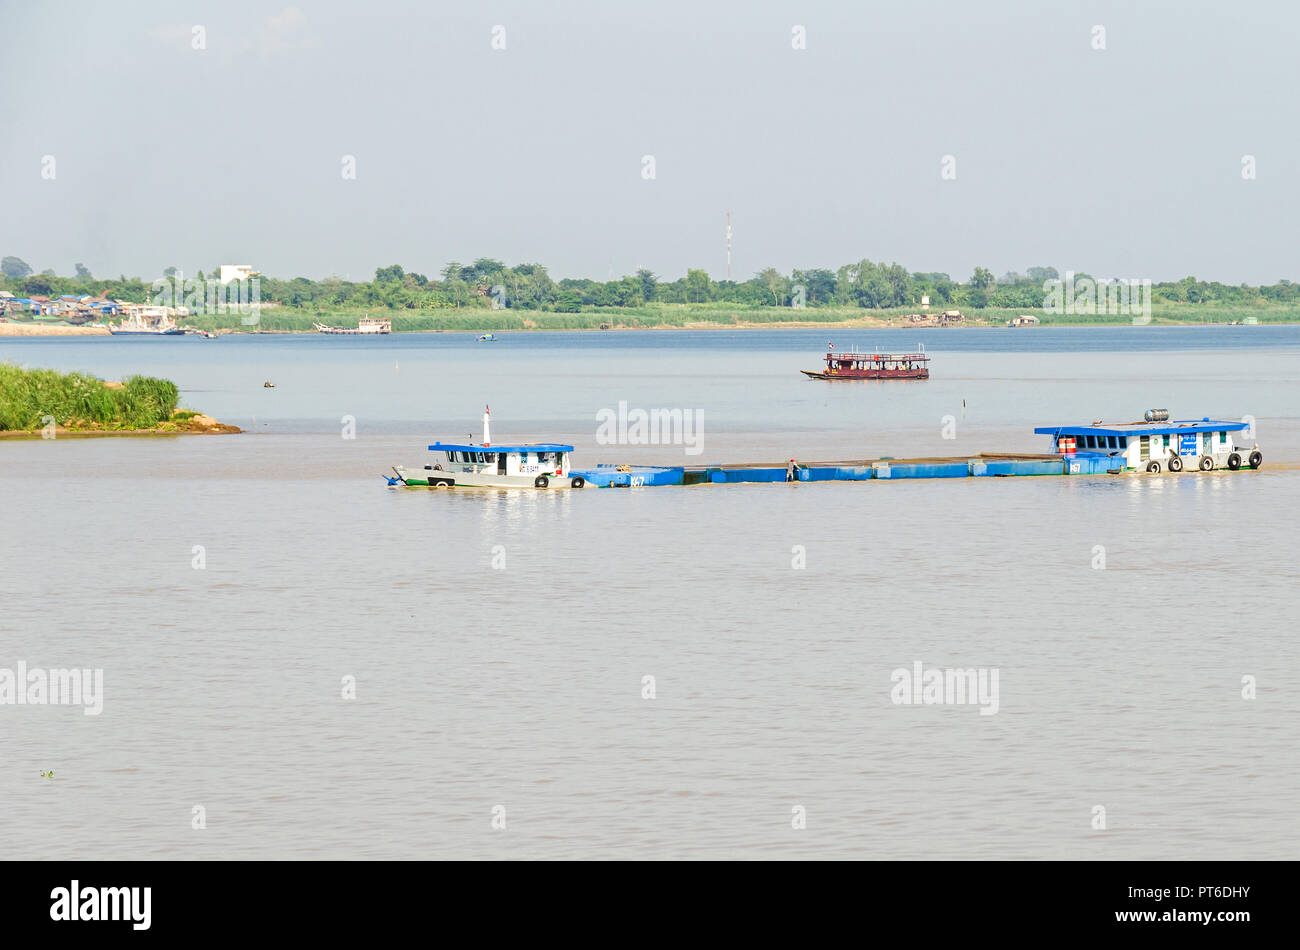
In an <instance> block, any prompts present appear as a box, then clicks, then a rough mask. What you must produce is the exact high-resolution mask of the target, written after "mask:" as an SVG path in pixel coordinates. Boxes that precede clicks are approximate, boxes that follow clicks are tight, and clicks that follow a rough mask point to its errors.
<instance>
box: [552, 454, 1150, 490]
mask: <svg viewBox="0 0 1300 950" xmlns="http://www.w3.org/2000/svg"><path fill="white" fill-rule="evenodd" d="M1124 471H1125V468H1124V466H1123V464H1122V462H1121V463H1117V461H1116V460H1115V459H1114V458H1109V457H1106V456H1083V455H1081V456H1065V455H1037V454H1025V453H1006V452H998V453H985V452H982V453H980V454H978V455H969V456H955V457H926V458H907V459H894V458H876V459H839V460H834V461H799V460H796V461H795V462H794V466H793V470H792V469H791V466H790V463H789V462H775V463H774V462H736V463H730V464H721V465H684V466H677V467H671V466H670V467H658V466H637V467H633V466H628V465H620V466H614V465H600V466H597V467H596V468H594V469H587V470H583V471H581V472H574V474H575V475H581V476H582V477H583V478H585V479H586V481H587V484H589V485H591V486H592V487H596V488H636V487H641V486H648V485H705V484H714V485H716V484H734V483H737V482H786V481H800V482H833V481H868V480H871V479H899V478H978V477H994V478H998V477H1005V476H1012V475H1104V474H1116V475H1117V474H1120V473H1122V472H1124ZM792 476H793V477H792Z"/></svg>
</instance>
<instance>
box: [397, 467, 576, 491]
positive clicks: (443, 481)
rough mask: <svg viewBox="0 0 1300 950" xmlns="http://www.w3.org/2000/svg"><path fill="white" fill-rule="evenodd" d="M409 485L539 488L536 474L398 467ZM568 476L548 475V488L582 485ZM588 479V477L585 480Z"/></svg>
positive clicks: (422, 486)
mask: <svg viewBox="0 0 1300 950" xmlns="http://www.w3.org/2000/svg"><path fill="white" fill-rule="evenodd" d="M394 471H395V472H397V474H398V476H400V477H401V479H402V482H403V484H405V485H406V487H407V488H532V489H536V488H538V486H537V484H536V482H537V476H536V475H499V474H496V473H494V472H493V473H490V472H455V471H444V470H442V469H429V468H414V469H405V468H400V467H399V468H395V469H394ZM573 482H574V477H572V476H569V475H560V476H555V475H551V476H547V484H546V487H547V488H548V489H550V488H581V487H583V486H582V485H581V484H579V485H574V484H573ZM584 482H585V479H584Z"/></svg>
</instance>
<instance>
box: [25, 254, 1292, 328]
mask: <svg viewBox="0 0 1300 950" xmlns="http://www.w3.org/2000/svg"><path fill="white" fill-rule="evenodd" d="M207 273H208V274H209V275H215V273H216V270H215V269H214V270H212V271H208V272H207ZM1067 276H1068V277H1070V278H1071V279H1072V280H1073V281H1074V282H1075V283H1076V284H1077V283H1078V282H1080V281H1085V282H1089V283H1090V282H1092V281H1093V280H1094V278H1092V277H1090V276H1089V275H1088V274H1084V273H1074V274H1068V275H1067V274H1062V273H1060V272H1058V271H1057V270H1056V269H1055V268H1053V267H1030V268H1027V269H1026V271H1025V272H1024V273H1015V272H1011V273H1006V274H1003V275H1002V276H1001V277H994V275H993V273H992V271H990V270H988V269H986V268H983V267H977V268H975V271H974V273H973V274H971V276H970V277H969V278H968V279H967V280H965V281H964V282H963V281H958V280H953V279H952V278H951V277H950V276H949V275H948V274H944V273H926V272H915V271H909V270H908V269H907V268H905V267H903V266H901V265H899V264H896V263H893V264H885V263H883V262H881V263H878V262H873V261H870V260H861V261H858V262H857V263H851V264H845V265H843V266H841V267H839V268H836V269H835V270H830V269H826V268H809V269H796V270H793V271H791V272H790V273H789V274H783V273H780V272H778V271H777V270H776V269H775V268H771V267H769V268H766V269H764V270H762V271H760V272H759V273H757V274H755V275H754V276H753V277H751V278H749V279H747V280H739V281H732V280H714V279H713V278H712V277H710V276H709V275H708V274H707V273H706V272H705V271H703V270H697V269H691V270H688V271H687V272H686V274H685V276H683V277H680V278H677V279H675V280H665V279H662V278H660V277H659V276H658V275H656V274H654V273H652V272H651V271H649V270H645V269H642V270H638V271H637V272H636V273H635V274H632V275H627V276H623V277H620V278H617V279H615V280H608V281H596V280H589V279H585V278H564V279H561V280H559V281H555V280H553V279H552V278H551V276H550V275H549V274H548V272H547V269H546V268H545V267H544V266H542V265H541V264H516V265H514V266H507V265H506V264H504V263H503V262H501V261H497V260H494V259H492V258H479V259H477V260H475V261H474V262H473V263H472V264H461V263H459V262H452V263H450V264H447V265H446V266H445V267H443V268H442V269H441V270H440V271H439V272H438V275H437V276H436V277H433V278H430V277H427V276H425V275H424V274H422V273H418V272H415V271H407V270H405V269H404V268H403V267H401V266H400V265H397V264H394V265H391V266H388V267H381V268H379V269H378V270H376V271H375V276H374V279H372V280H368V281H347V280H342V279H341V278H338V277H326V278H324V279H323V280H312V279H309V278H306V277H295V278H293V279H291V280H280V279H278V278H274V277H269V276H266V275H259V276H258V277H257V278H256V281H257V294H258V298H259V300H260V302H261V303H263V304H268V305H273V306H267V307H265V308H264V309H263V310H262V311H261V314H260V320H259V321H257V322H256V323H254V322H253V321H251V320H241V319H240V318H239V316H238V315H235V314H232V313H220V312H217V313H212V312H210V311H211V310H212V309H214V308H212V307H211V306H207V307H205V306H203V305H202V303H200V304H199V305H198V306H191V303H192V302H193V300H191V299H187V298H190V297H191V295H195V296H196V299H197V300H198V301H203V300H204V299H205V296H204V290H203V288H204V281H205V273H204V271H198V272H196V273H195V274H194V276H193V277H191V278H189V279H188V280H187V279H186V277H187V275H185V274H182V273H181V272H179V271H177V269H176V268H174V267H168V268H166V269H165V270H164V271H163V278H160V279H165V280H166V281H167V282H168V283H167V285H166V289H167V293H168V294H169V296H168V297H167V299H165V300H163V299H159V291H158V290H157V289H156V288H155V287H154V286H153V282H151V281H144V280H141V279H140V278H127V277H125V276H122V277H119V278H118V279H116V280H102V279H96V278H95V277H93V276H92V275H91V274H90V272H89V270H88V269H87V268H86V267H84V266H83V265H78V268H77V275H76V276H73V277H59V276H57V275H55V274H54V273H53V272H52V271H45V272H43V273H40V274H33V273H32V270H31V268H30V267H29V266H28V265H27V264H26V263H25V262H24V261H22V260H20V259H19V258H16V257H12V256H11V257H6V258H4V259H3V260H2V261H0V291H8V292H10V293H12V294H14V296H15V297H25V298H32V297H37V296H41V297H51V298H57V297H59V296H61V295H65V294H68V295H75V296H81V295H87V296H91V297H97V296H106V297H109V298H112V299H115V300H122V301H131V302H136V303H145V302H150V303H164V304H168V305H176V306H189V307H190V309H191V311H193V314H192V315H191V316H190V317H187V318H186V320H185V323H186V325H189V326H195V327H201V328H205V329H235V330H239V329H244V330H251V329H253V328H254V327H256V328H257V329H261V330H271V331H310V330H311V329H312V325H313V324H314V323H317V322H320V323H329V324H336V325H341V326H355V325H356V321H357V319H358V318H359V317H360V316H364V315H366V314H369V315H372V316H383V317H386V318H390V319H392V320H393V329H394V330H395V331H401V330H512V329H533V328H542V329H586V328H591V329H595V328H598V327H600V326H602V325H608V326H611V327H622V326H628V327H635V326H689V325H699V324H722V325H736V324H755V323H759V324H762V323H839V322H849V321H887V320H890V319H893V320H894V321H895V322H896V323H897V322H898V317H899V316H900V315H906V314H909V313H916V312H920V311H921V310H922V309H923V307H925V306H926V305H925V304H924V301H926V300H928V312H931V313H933V312H936V311H942V310H946V309H960V310H961V311H962V312H963V313H964V314H965V315H966V317H967V321H968V322H971V321H972V319H973V322H975V323H977V324H978V323H999V324H1000V323H1003V322H1005V320H1007V319H1009V318H1010V317H1013V316H1016V315H1018V314H1021V313H1031V314H1034V315H1035V316H1038V317H1039V318H1040V319H1041V320H1042V322H1043V323H1062V324H1064V323H1070V324H1089V323H1111V322H1114V323H1128V322H1130V320H1131V317H1130V316H1127V315H1116V314H1107V313H1095V314H1089V313H1087V312H1086V310H1085V311H1082V312H1080V311H1077V310H1076V312H1075V313H1072V314H1055V313H1051V312H1048V311H1045V310H1044V309H1043V308H1044V302H1045V298H1046V297H1047V295H1048V292H1047V290H1046V287H1045V284H1046V283H1047V282H1049V281H1056V280H1062V279H1065V278H1066V277H1067ZM1097 283H1098V284H1101V283H1102V281H1101V280H1100V279H1097ZM235 286H237V285H235V284H232V285H230V286H229V287H228V288H226V289H225V292H227V293H230V294H231V296H232V297H233V296H234V293H233V292H232V290H231V288H234V287H235ZM249 296H250V294H249V289H248V288H247V287H245V288H244V293H243V295H242V299H244V300H247V299H249ZM1149 296H1150V303H1151V309H1152V316H1153V318H1154V322H1157V323H1160V322H1177V323H1224V322H1227V323H1232V322H1240V321H1243V320H1246V319H1248V318H1250V319H1252V322H1253V321H1254V320H1258V322H1261V323H1264V322H1297V321H1300V283H1293V282H1292V281H1290V280H1280V281H1278V282H1277V283H1276V284H1270V285H1261V286H1253V285H1247V284H1242V285H1229V284H1222V283H1219V282H1217V281H1202V280H1197V279H1196V278H1195V277H1185V278H1183V279H1182V280H1179V281H1169V282H1158V283H1152V285H1151V290H1150V295H1149ZM1103 297H1104V292H1103ZM1100 309H1103V310H1104V309H1105V308H1104V305H1103V306H1102V307H1101V308H1100ZM11 318H12V317H11ZM18 318H19V319H21V318H22V316H21V315H19V316H18Z"/></svg>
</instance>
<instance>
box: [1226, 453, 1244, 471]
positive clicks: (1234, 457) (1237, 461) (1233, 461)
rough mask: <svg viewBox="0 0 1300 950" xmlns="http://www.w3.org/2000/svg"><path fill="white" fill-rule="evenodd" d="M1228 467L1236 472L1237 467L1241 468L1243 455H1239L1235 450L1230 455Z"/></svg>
mask: <svg viewBox="0 0 1300 950" xmlns="http://www.w3.org/2000/svg"><path fill="white" fill-rule="evenodd" d="M1228 468H1229V469H1231V470H1232V471H1234V472H1235V471H1236V470H1237V469H1239V468H1241V456H1240V455H1238V454H1237V453H1236V452H1233V453H1232V454H1231V455H1229V456H1228Z"/></svg>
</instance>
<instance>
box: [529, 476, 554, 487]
mask: <svg viewBox="0 0 1300 950" xmlns="http://www.w3.org/2000/svg"><path fill="white" fill-rule="evenodd" d="M549 484H551V480H550V479H549V478H547V477H546V476H545V475H538V476H537V477H536V478H534V479H533V487H534V488H545V487H546V486H547V485H549Z"/></svg>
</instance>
